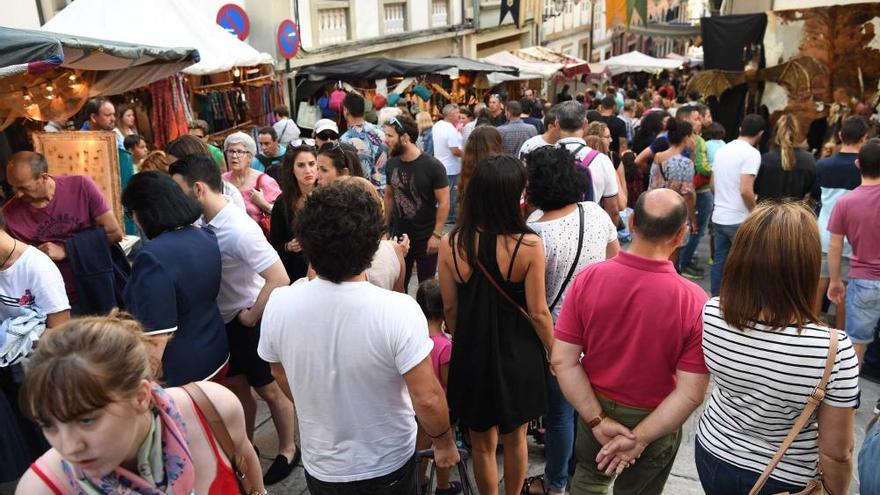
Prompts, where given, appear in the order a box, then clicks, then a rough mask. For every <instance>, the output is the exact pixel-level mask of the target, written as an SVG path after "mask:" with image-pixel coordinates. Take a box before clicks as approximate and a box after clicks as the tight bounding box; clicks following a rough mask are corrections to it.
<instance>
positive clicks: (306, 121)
mask: <svg viewBox="0 0 880 495" xmlns="http://www.w3.org/2000/svg"><path fill="white" fill-rule="evenodd" d="M321 117H322V115H321V108H320V107H319V106H318V105H312V104H309V103H307V102H305V101H303V102H301V103H300V104H299V108H298V109H297V112H296V125H298V126H300V127H302V128H305V129H314V128H315V123H316V122H318V120H320V119H321Z"/></svg>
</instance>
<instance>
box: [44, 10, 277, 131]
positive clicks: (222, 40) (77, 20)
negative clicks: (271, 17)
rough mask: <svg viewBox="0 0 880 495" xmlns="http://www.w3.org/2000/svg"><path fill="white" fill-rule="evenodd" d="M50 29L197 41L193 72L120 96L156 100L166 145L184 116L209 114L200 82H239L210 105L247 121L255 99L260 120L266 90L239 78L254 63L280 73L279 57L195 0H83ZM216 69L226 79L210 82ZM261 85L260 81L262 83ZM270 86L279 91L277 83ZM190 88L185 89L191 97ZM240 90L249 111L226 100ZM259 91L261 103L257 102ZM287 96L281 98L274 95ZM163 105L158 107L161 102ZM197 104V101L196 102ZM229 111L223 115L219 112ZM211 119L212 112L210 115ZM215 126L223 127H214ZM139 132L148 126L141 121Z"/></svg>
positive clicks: (226, 119) (226, 120)
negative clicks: (258, 47)
mask: <svg viewBox="0 0 880 495" xmlns="http://www.w3.org/2000/svg"><path fill="white" fill-rule="evenodd" d="M41 29H42V30H43V31H51V32H57V33H65V34H67V35H71V36H87V35H88V34H89V33H101V34H102V36H104V37H106V38H107V39H111V40H119V41H126V42H129V43H138V44H140V43H143V44H147V45H159V46H166V47H174V46H192V47H195V48H197V49H198V52H199V54H200V55H201V57H200V59H199V60H198V63H196V64H191V65H189V66H187V67H182V68H181V69H178V70H181V71H182V72H183V74H185V75H186V76H187V77H186V78H185V79H184V78H174V79H169V80H168V81H165V82H163V83H161V84H156V85H151V86H150V87H148V88H146V91H138V92H134V93H132V94H127V95H123V96H122V97H121V98H120V100H121V101H123V102H125V103H134V104H135V105H137V104H143V105H145V106H148V107H150V111H149V114H150V115H151V118H154V117H155V118H156V121H154V122H152V123H151V126H150V127H151V132H150V134H152V139H151V142H152V143H153V145H154V146H156V147H162V146H164V145H165V143H167V141H168V140H170V139H174V138H176V137H178V136H179V135H181V134H185V133H186V126H185V124H184V125H181V122H183V121H184V120H187V119H192V118H194V117H195V118H203V117H204V116H202V115H201V114H200V112H199V111H198V108H200V107H202V108H204V107H205V106H206V104H205V103H204V102H202V101H200V100H199V99H197V98H195V96H196V93H195V90H196V89H199V91H203V92H208V89H211V90H212V91H221V92H223V91H232V90H240V91H241V92H240V93H236V94H232V95H227V97H221V98H219V99H217V101H215V102H213V103H212V104H211V105H210V107H212V108H211V109H212V112H211V113H210V115H209V116H210V117H211V120H212V121H213V122H216V123H219V124H222V125H240V124H242V123H244V122H248V121H250V120H251V117H253V116H251V115H248V114H247V112H248V110H247V109H249V108H252V107H255V108H257V109H259V111H260V113H259V114H257V115H256V117H257V120H258V121H265V120H266V119H265V117H260V116H265V115H266V112H265V109H266V108H267V104H264V103H263V91H262V90H260V91H257V92H254V93H253V94H248V92H249V89H248V88H247V87H246V86H243V85H241V84H240V82H241V81H242V80H246V79H247V78H248V77H249V74H250V73H252V71H254V70H256V72H259V73H261V74H262V73H263V71H265V70H266V69H264V68H263V67H268V72H269V73H270V74H269V77H267V78H266V79H268V80H269V81H268V83H271V82H272V81H271V80H272V79H273V78H274V76H273V75H272V74H271V70H272V68H273V67H274V60H273V59H272V57H271V56H270V55H268V54H266V53H261V52H258V51H257V50H255V49H254V48H253V47H251V46H250V45H248V44H247V43H245V42H243V41H241V40H239V39H238V38H237V37H235V36H232V35H230V34H229V33H228V32H227V31H226V30H224V29H223V28H222V27H220V26H219V25H217V24H216V23H215V22H213V20H212V19H210V18H208V17H207V16H205V15H204V13H203V12H201V11H200V8H199V5H198V4H197V3H196V2H180V1H175V0H150V1H144V0H130V1H126V2H118V1H116V0H77V1H76V2H72V3H71V4H70V5H69V6H67V7H66V8H65V9H64V10H62V11H60V12H59V13H58V14H57V15H55V16H54V17H53V18H52V19H50V20H49V22H47V23H46V24H45V25H44V26H43V27H42V28H41ZM217 77H219V81H220V83H221V84H218V86H214V87H213V88H207V87H206V86H208V85H211V84H216V83H217V82H218V81H217V79H216V78H217ZM259 85H260V86H262V82H261V84H259ZM154 92H158V94H154ZM270 94H272V92H271V91H270ZM184 96H185V97H184ZM231 96H235V97H238V98H239V100H237V101H241V98H242V97H243V98H244V99H245V100H246V102H245V104H246V106H247V108H246V109H245V111H244V112H242V113H244V115H239V110H240V109H239V108H238V107H240V106H241V105H239V104H235V105H233V104H232V103H229V104H225V103H224V104H221V103H220V102H221V101H223V100H226V99H229V98H228V97H231ZM251 97H255V98H256V101H257V102H259V103H258V104H256V105H255V104H254V103H252V102H251ZM272 101H273V102H274V103H275V104H280V102H279V101H278V99H277V98H276V99H274V100H272ZM157 104H158V105H159V106H161V108H159V109H155V106H156V105H157ZM194 107H195V108H194ZM217 115H222V118H219V119H218V118H215V117H216V116H217ZM205 120H208V119H205ZM212 129H213V130H215V131H216V130H218V129H217V128H216V127H212ZM138 130H139V132H141V133H144V134H146V132H145V130H144V129H141V128H140V127H138Z"/></svg>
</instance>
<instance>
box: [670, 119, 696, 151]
mask: <svg viewBox="0 0 880 495" xmlns="http://www.w3.org/2000/svg"><path fill="white" fill-rule="evenodd" d="M693 133H694V128H693V127H691V124H690V122H685V121H683V120H676V119H669V120H668V121H667V122H666V138H667V139H668V140H669V145H670V146H678V145H679V144H681V143H682V142H684V140H685V139H687V138H688V137H690V136H691V135H692V134H693Z"/></svg>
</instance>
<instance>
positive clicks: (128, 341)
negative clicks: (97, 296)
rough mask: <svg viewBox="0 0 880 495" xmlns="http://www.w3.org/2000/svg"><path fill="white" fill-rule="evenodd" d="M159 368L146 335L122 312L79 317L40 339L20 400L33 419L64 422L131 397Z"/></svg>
mask: <svg viewBox="0 0 880 495" xmlns="http://www.w3.org/2000/svg"><path fill="white" fill-rule="evenodd" d="M160 366H161V361H160V360H159V359H158V358H157V357H156V356H155V355H154V354H153V349H152V341H151V338H150V337H148V336H146V335H144V329H143V327H141V325H140V324H139V323H138V322H137V321H135V320H134V319H132V318H131V317H130V316H128V315H127V314H124V313H116V312H113V313H111V314H110V315H109V316H95V317H89V318H78V319H75V320H71V321H69V322H67V323H65V324H63V325H60V326H58V327H56V328H51V329H49V330H46V333H44V334H43V336H42V337H41V338H40V344H39V345H38V346H37V350H36V352H35V353H34V355H33V356H32V357H31V360H30V364H29V365H28V368H27V373H26V374H25V378H24V385H23V387H22V390H21V394H20V396H19V404H20V407H21V410H22V412H23V413H24V414H25V415H26V416H28V417H29V418H31V419H32V420H34V421H36V422H37V423H42V424H47V423H51V422H52V421H53V420H57V421H60V422H63V423H68V422H71V421H73V420H75V419H76V418H79V417H80V416H82V415H84V414H87V413H89V412H91V411H95V410H97V409H101V408H103V407H105V406H107V405H108V404H111V403H113V402H119V401H123V400H127V399H130V398H132V397H134V396H135V395H136V393H137V390H138V387H139V386H140V384H141V382H142V380H150V381H152V380H154V379H155V378H156V377H157V375H158V373H159V371H160V370H159V368H160Z"/></svg>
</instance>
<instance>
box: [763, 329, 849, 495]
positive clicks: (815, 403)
mask: <svg viewBox="0 0 880 495" xmlns="http://www.w3.org/2000/svg"><path fill="white" fill-rule="evenodd" d="M836 358H837V330H836V329H834V328H832V329H831V338H830V341H829V344H828V357H826V358H825V371H824V372H823V374H822V378H821V379H820V380H819V384H818V385H816V388H815V389H813V392H812V393H810V398H809V399H808V400H807V405H805V406H804V410H803V411H802V412H801V415H800V416H798V418H797V420H795V422H794V426H792V427H791V431H789V432H788V436H786V437H785V440H783V441H782V445H780V446H779V450H777V451H776V454H774V455H773V459H772V460H771V461H770V464H768V465H767V467H766V468H765V469H764V472H763V473H761V477H760V478H758V481H756V482H755V486H753V487H752V490H751V491H750V492H749V495H757V494H758V492H760V491H761V488H763V487H764V484H765V483H767V480H768V479H769V478H770V474H771V473H772V472H773V470H774V469H776V466H777V465H778V464H779V461H780V460H782V456H783V455H785V451H786V450H788V448H789V447H791V444H792V442H794V439H795V438H796V437H797V436H798V433H800V432H801V430H802V429H803V428H804V426H806V424H807V422H808V421H809V420H810V417H811V416H812V415H813V412H814V411H815V410H816V408H817V407H819V404H821V403H822V400H823V399H824V398H825V387H826V386H827V385H828V380H829V379H830V378H831V370H832V368H834V361H835V359H836ZM777 495H831V492H829V491H828V490H826V489H825V485H824V484H822V473H819V476H817V477H816V478H814V479H812V480H810V482H809V483H807V486H806V487H804V489H803V490H802V491H799V492H797V493H789V492H782V493H779V494H777Z"/></svg>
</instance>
